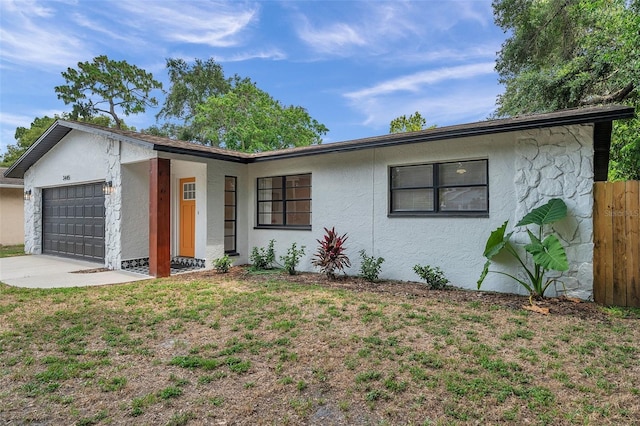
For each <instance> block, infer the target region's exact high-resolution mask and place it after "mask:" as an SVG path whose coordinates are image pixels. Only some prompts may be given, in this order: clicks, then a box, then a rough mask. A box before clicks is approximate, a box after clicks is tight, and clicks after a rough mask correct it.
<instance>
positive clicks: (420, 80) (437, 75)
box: [344, 62, 494, 101]
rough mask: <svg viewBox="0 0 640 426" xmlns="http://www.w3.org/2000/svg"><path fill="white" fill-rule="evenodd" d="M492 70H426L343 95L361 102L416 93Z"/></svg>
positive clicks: (487, 67)
mask: <svg viewBox="0 0 640 426" xmlns="http://www.w3.org/2000/svg"><path fill="white" fill-rule="evenodd" d="M493 68H494V63H493V62H482V63H478V64H470V65H460V66H456V67H449V68H439V69H435V70H427V71H423V72H419V73H416V74H411V75H407V76H403V77H399V78H395V79H392V80H388V81H384V82H382V83H379V84H376V85H375V86H373V87H369V88H366V89H361V90H357V91H355V92H349V93H345V94H344V96H345V97H346V98H348V99H351V100H352V101H361V100H362V99H366V98H373V97H377V96H382V95H388V94H391V93H394V92H400V91H403V92H404V91H408V92H416V91H419V90H420V89H421V88H422V87H423V86H425V85H429V84H434V83H438V82H441V81H444V80H454V79H467V78H472V77H476V76H480V75H484V74H491V73H493Z"/></svg>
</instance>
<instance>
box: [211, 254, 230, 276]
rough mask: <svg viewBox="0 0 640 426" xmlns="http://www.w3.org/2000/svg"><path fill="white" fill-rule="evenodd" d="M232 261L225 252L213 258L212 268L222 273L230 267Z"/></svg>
mask: <svg viewBox="0 0 640 426" xmlns="http://www.w3.org/2000/svg"><path fill="white" fill-rule="evenodd" d="M232 263H233V262H232V261H231V259H230V258H229V256H228V255H226V254H225V255H224V256H222V257H219V258H217V259H213V269H215V270H216V271H218V272H220V273H222V274H226V273H227V272H229V268H230V267H231V264H232Z"/></svg>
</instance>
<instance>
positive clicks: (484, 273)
mask: <svg viewBox="0 0 640 426" xmlns="http://www.w3.org/2000/svg"><path fill="white" fill-rule="evenodd" d="M490 265H491V261H490V260H487V261H486V262H485V263H484V268H482V273H481V274H480V278H478V290H480V287H481V286H482V282H483V281H484V279H485V277H486V276H487V274H488V273H489V266H490Z"/></svg>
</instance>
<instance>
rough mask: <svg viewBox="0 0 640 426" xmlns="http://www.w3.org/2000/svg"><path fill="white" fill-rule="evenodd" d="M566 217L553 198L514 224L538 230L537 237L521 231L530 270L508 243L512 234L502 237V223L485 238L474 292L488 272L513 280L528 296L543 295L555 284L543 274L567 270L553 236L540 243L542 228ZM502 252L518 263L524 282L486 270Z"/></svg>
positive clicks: (504, 230) (556, 199) (563, 255)
mask: <svg viewBox="0 0 640 426" xmlns="http://www.w3.org/2000/svg"><path fill="white" fill-rule="evenodd" d="M566 216H567V205H566V204H565V203H564V201H562V200H561V199H559V198H553V199H551V200H549V202H547V203H546V204H544V205H542V206H540V207H538V208H536V209H533V210H532V211H531V212H529V213H527V214H526V215H525V216H524V217H523V218H522V219H521V220H520V221H519V222H518V223H517V224H516V226H518V227H521V226H527V225H537V226H538V235H537V236H536V235H535V234H533V233H532V232H531V231H530V230H529V229H528V228H525V229H526V231H527V235H529V239H530V241H531V242H530V243H529V244H527V245H525V246H524V249H525V252H526V253H527V254H528V255H530V256H531V258H532V260H533V267H528V266H527V263H526V262H525V261H526V260H527V258H523V257H522V256H520V254H519V253H518V251H517V250H516V249H515V247H514V246H513V245H512V244H511V241H510V240H511V236H512V235H513V231H511V232H510V233H508V234H506V235H505V232H506V229H507V223H508V221H505V222H504V223H503V224H502V226H501V227H499V228H498V229H496V230H495V231H493V232H492V233H491V235H489V239H488V240H487V244H486V246H485V250H484V254H483V255H484V256H485V257H486V258H487V262H486V263H485V265H484V269H483V270H482V274H481V275H480V278H479V279H478V288H480V286H481V285H482V282H483V281H484V279H485V277H486V276H487V274H488V273H489V272H495V273H498V274H502V275H506V276H508V277H510V278H513V279H514V280H516V281H517V282H518V283H519V284H520V285H522V286H523V287H524V288H526V289H527V291H528V292H529V293H530V294H531V295H533V296H537V297H544V293H545V291H546V290H547V288H548V287H549V286H550V285H551V284H552V283H553V282H555V281H557V280H556V279H555V278H550V279H547V278H546V274H547V272H548V271H551V270H554V271H566V270H568V269H569V262H568V261H567V254H566V253H565V251H564V247H562V244H561V243H560V240H559V239H558V238H557V237H556V236H555V235H553V234H549V235H547V236H546V237H545V238H544V239H543V235H544V226H545V225H550V224H552V223H555V222H557V221H559V220H562V219H564V218H565V217H566ZM502 252H506V253H508V254H509V255H511V256H512V257H513V258H515V259H516V260H517V261H518V263H519V264H520V265H521V266H522V268H523V270H524V272H525V274H526V276H527V278H526V279H528V281H525V280H522V279H520V278H517V277H515V276H513V275H510V274H507V273H505V272H499V271H490V270H489V266H491V262H492V260H493V258H494V257H495V256H496V255H498V254H499V253H502Z"/></svg>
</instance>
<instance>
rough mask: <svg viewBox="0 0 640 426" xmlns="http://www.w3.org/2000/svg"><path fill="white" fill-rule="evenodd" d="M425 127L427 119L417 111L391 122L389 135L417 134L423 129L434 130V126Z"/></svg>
mask: <svg viewBox="0 0 640 426" xmlns="http://www.w3.org/2000/svg"><path fill="white" fill-rule="evenodd" d="M426 126H427V119H426V118H424V117H423V116H422V115H421V114H420V113H419V112H418V111H416V112H415V113H414V114H411V115H410V116H409V117H407V116H406V115H401V116H400V117H397V118H394V119H393V120H391V124H390V128H389V133H404V132H417V131H418V130H424V129H435V128H436V125H435V124H434V125H433V126H429V127H426Z"/></svg>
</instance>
